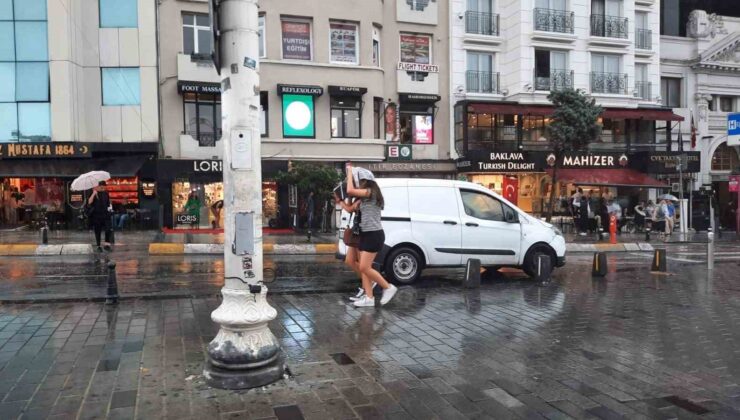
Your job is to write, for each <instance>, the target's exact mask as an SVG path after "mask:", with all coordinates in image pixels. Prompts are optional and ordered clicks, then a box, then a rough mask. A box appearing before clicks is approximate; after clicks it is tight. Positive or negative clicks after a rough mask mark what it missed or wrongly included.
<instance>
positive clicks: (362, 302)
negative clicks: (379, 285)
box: [353, 295, 375, 308]
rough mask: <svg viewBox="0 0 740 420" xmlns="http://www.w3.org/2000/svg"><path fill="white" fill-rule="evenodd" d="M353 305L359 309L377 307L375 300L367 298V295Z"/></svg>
mask: <svg viewBox="0 0 740 420" xmlns="http://www.w3.org/2000/svg"><path fill="white" fill-rule="evenodd" d="M353 305H355V306H356V307H358V308H361V307H366V306H367V307H370V306H375V299H374V298H369V297H367V295H364V296H362V297H361V298H359V299H357V300H356V301H355V302H354V303H353Z"/></svg>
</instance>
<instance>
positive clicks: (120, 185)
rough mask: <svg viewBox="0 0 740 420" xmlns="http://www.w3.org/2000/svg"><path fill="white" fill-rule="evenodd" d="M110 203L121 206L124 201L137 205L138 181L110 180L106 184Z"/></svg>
mask: <svg viewBox="0 0 740 420" xmlns="http://www.w3.org/2000/svg"><path fill="white" fill-rule="evenodd" d="M106 184H108V186H107V190H108V194H109V195H110V201H111V203H114V204H123V202H124V201H126V202H128V203H133V204H139V179H138V178H136V177H133V178H111V179H110V180H108V181H107V182H106Z"/></svg>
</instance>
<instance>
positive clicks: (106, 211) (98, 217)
mask: <svg viewBox="0 0 740 420" xmlns="http://www.w3.org/2000/svg"><path fill="white" fill-rule="evenodd" d="M106 188H107V187H106V184H105V181H100V183H99V184H98V186H97V187H94V188H93V193H92V194H91V195H90V198H88V199H87V205H88V213H87V216H88V218H89V219H90V225H91V226H92V228H93V231H94V232H95V244H96V246H97V250H98V251H102V250H103V248H105V250H106V251H110V250H111V246H110V243H111V237H112V228H111V212H112V211H113V208H112V207H111V203H110V196H109V195H108V191H107V189H106ZM103 230H105V242H104V243H103V248H101V247H100V234H101V233H102V231H103Z"/></svg>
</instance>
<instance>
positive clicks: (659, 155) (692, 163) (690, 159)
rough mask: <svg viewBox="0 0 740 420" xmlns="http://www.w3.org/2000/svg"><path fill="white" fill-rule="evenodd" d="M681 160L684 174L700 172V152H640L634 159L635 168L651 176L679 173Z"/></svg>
mask: <svg viewBox="0 0 740 420" xmlns="http://www.w3.org/2000/svg"><path fill="white" fill-rule="evenodd" d="M681 156H683V157H681ZM679 159H681V160H682V161H683V172H685V173H694V172H699V171H700V167H701V162H700V152H639V153H637V154H636V156H635V159H634V164H635V166H634V168H635V169H641V170H643V171H645V172H647V173H651V174H673V173H678V172H679V171H678V162H679Z"/></svg>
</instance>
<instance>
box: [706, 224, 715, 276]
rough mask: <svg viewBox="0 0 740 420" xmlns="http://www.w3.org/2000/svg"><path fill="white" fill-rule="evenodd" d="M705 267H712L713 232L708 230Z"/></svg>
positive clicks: (709, 268)
mask: <svg viewBox="0 0 740 420" xmlns="http://www.w3.org/2000/svg"><path fill="white" fill-rule="evenodd" d="M707 237H708V241H707V269H708V270H713V269H714V232H712V231H709V233H708V234H707Z"/></svg>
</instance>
